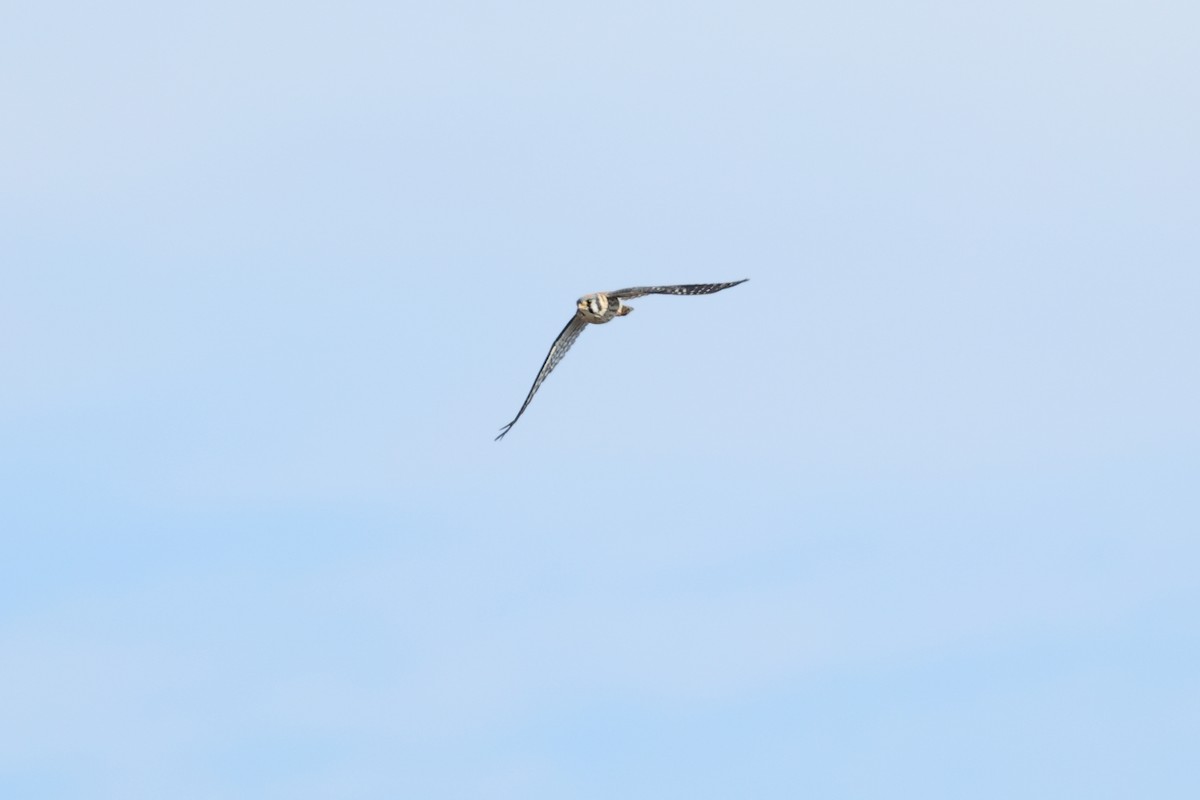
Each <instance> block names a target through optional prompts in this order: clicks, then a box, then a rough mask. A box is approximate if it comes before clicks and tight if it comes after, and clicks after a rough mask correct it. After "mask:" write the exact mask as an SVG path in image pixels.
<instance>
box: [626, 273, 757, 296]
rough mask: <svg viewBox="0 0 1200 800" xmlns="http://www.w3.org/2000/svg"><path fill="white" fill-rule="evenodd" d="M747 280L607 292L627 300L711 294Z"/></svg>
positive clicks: (635, 287) (644, 287) (638, 287)
mask: <svg viewBox="0 0 1200 800" xmlns="http://www.w3.org/2000/svg"><path fill="white" fill-rule="evenodd" d="M747 280H748V278H743V279H742V280H740V281H731V282H729V283H685V284H682V285H679V286H634V287H631V288H629V289H617V290H616V291H615V292H609V293H608V296H609V297H619V298H620V299H622V300H629V299H631V298H634V297H641V296H642V295H647V294H685V295H686V294H712V293H713V292H719V291H721V290H722V289H728V288H729V287H730V286H737V285H738V284H739V283H745V282H746V281H747Z"/></svg>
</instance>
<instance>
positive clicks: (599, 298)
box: [496, 278, 749, 441]
mask: <svg viewBox="0 0 1200 800" xmlns="http://www.w3.org/2000/svg"><path fill="white" fill-rule="evenodd" d="M747 280H749V279H748V278H743V279H742V280H740V281H733V282H732V283H689V284H685V285H683V286H635V287H633V288H631V289H618V290H616V291H615V292H596V293H594V294H585V295H584V296H583V297H581V298H579V300H578V302H576V303H575V309H576V311H575V316H573V317H571V321H570V322H568V323H567V326H566V327H565V328H563V329H562V333H560V334H559V335H558V338H557V339H555V340H554V344H553V345H551V347H550V352H549V353H547V354H546V360H545V361H543V362H542V368H541V369H540V370H539V371H538V375H537V378H536V379H535V380H534V382H533V387H532V388H531V389H530V390H529V395H528V396H527V397H526V398H525V402H524V403H522V404H521V410H520V411H518V412H517V415H516V416H515V417H513V420H512V422H510V423H508V424H507V425H505V426H504V427H503V428H501V429H500V435H499V436H497V437H496V441H500V440H501V439H503V438H504V435H505V434H506V433H508V432H509V430H511V429H512V426H513V425H516V424H517V420H519V419H520V418H521V415H522V414H524V413H525V409H526V408H528V407H529V402H530V401H531V400H533V396H534V395H535V394H537V390H538V389H539V388H541V385H542V381H544V380H546V376H547V375H549V374H550V373H551V371H553V370H554V368H555V367H557V366H558V362H559V361H562V357H563V356H565V355H566V354H567V351H568V350H570V349H571V345H573V344H575V340H576V339H578V338H579V334H581V333H583V329H584V328H586V327H587V326H588V325H589V324H590V325H602V324H604V323H605V322H608V321H609V320H611V319H613V318H614V317H623V316H625V315H626V314H628V313H629V312H630V311H633V309H632V308H630V307H629V306H627V305H625V303H624V301H625V300H629V299H631V298H634V297H641V296H642V295H645V294H712V293H713V292H719V291H721V290H722V289H728V288H729V287H730V286H737V285H738V284H739V283H745V282H746V281H747Z"/></svg>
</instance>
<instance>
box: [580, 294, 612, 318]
mask: <svg viewBox="0 0 1200 800" xmlns="http://www.w3.org/2000/svg"><path fill="white" fill-rule="evenodd" d="M575 307H576V308H578V309H579V313H581V314H584V315H585V316H589V317H602V316H604V312H605V311H607V310H608V298H607V297H605V296H604V295H602V294H600V293H598V292H597V293H596V294H585V295H584V296H583V297H581V298H579V300H578V302H576V304H575Z"/></svg>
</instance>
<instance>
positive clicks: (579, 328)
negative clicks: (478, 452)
mask: <svg viewBox="0 0 1200 800" xmlns="http://www.w3.org/2000/svg"><path fill="white" fill-rule="evenodd" d="M587 325H588V323H587V320H585V319H584V318H583V317H582V316H580V315H579V314H576V315H575V316H573V317H571V321H570V322H568V323H567V326H566V327H565V328H563V329H562V333H560V334H559V335H558V338H557V339H555V340H554V344H553V345H551V346H550V352H549V353H547V354H546V360H545V361H543V362H542V368H541V369H540V370H539V371H538V376H537V378H536V379H535V380H534V382H533V387H532V388H531V389H530V390H529V395H528V396H527V397H526V398H525V402H524V403H522V404H521V410H520V411H518V412H517V415H516V416H515V417H513V420H512V422H510V423H508V424H507V425H505V426H504V427H503V428H501V429H500V435H499V436H497V437H496V441H500V440H501V439H503V438H504V434H506V433H508V432H509V430H511V429H512V426H513V425H516V424H517V420H519V419H520V418H521V415H522V414H524V413H525V409H526V408H528V407H529V402H530V401H531V400H533V396H534V395H535V394H537V390H538V389H540V388H541V386H542V381H544V380H546V377H547V376H548V375H549V374H550V373H551V372H553V371H554V368H555V367H557V366H558V362H560V361H562V358H563V356H565V355H566V354H567V351H568V350H570V349H571V345H573V344H575V340H576V339H578V338H579V334H581V333H583V329H584V328H586V327H587Z"/></svg>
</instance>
